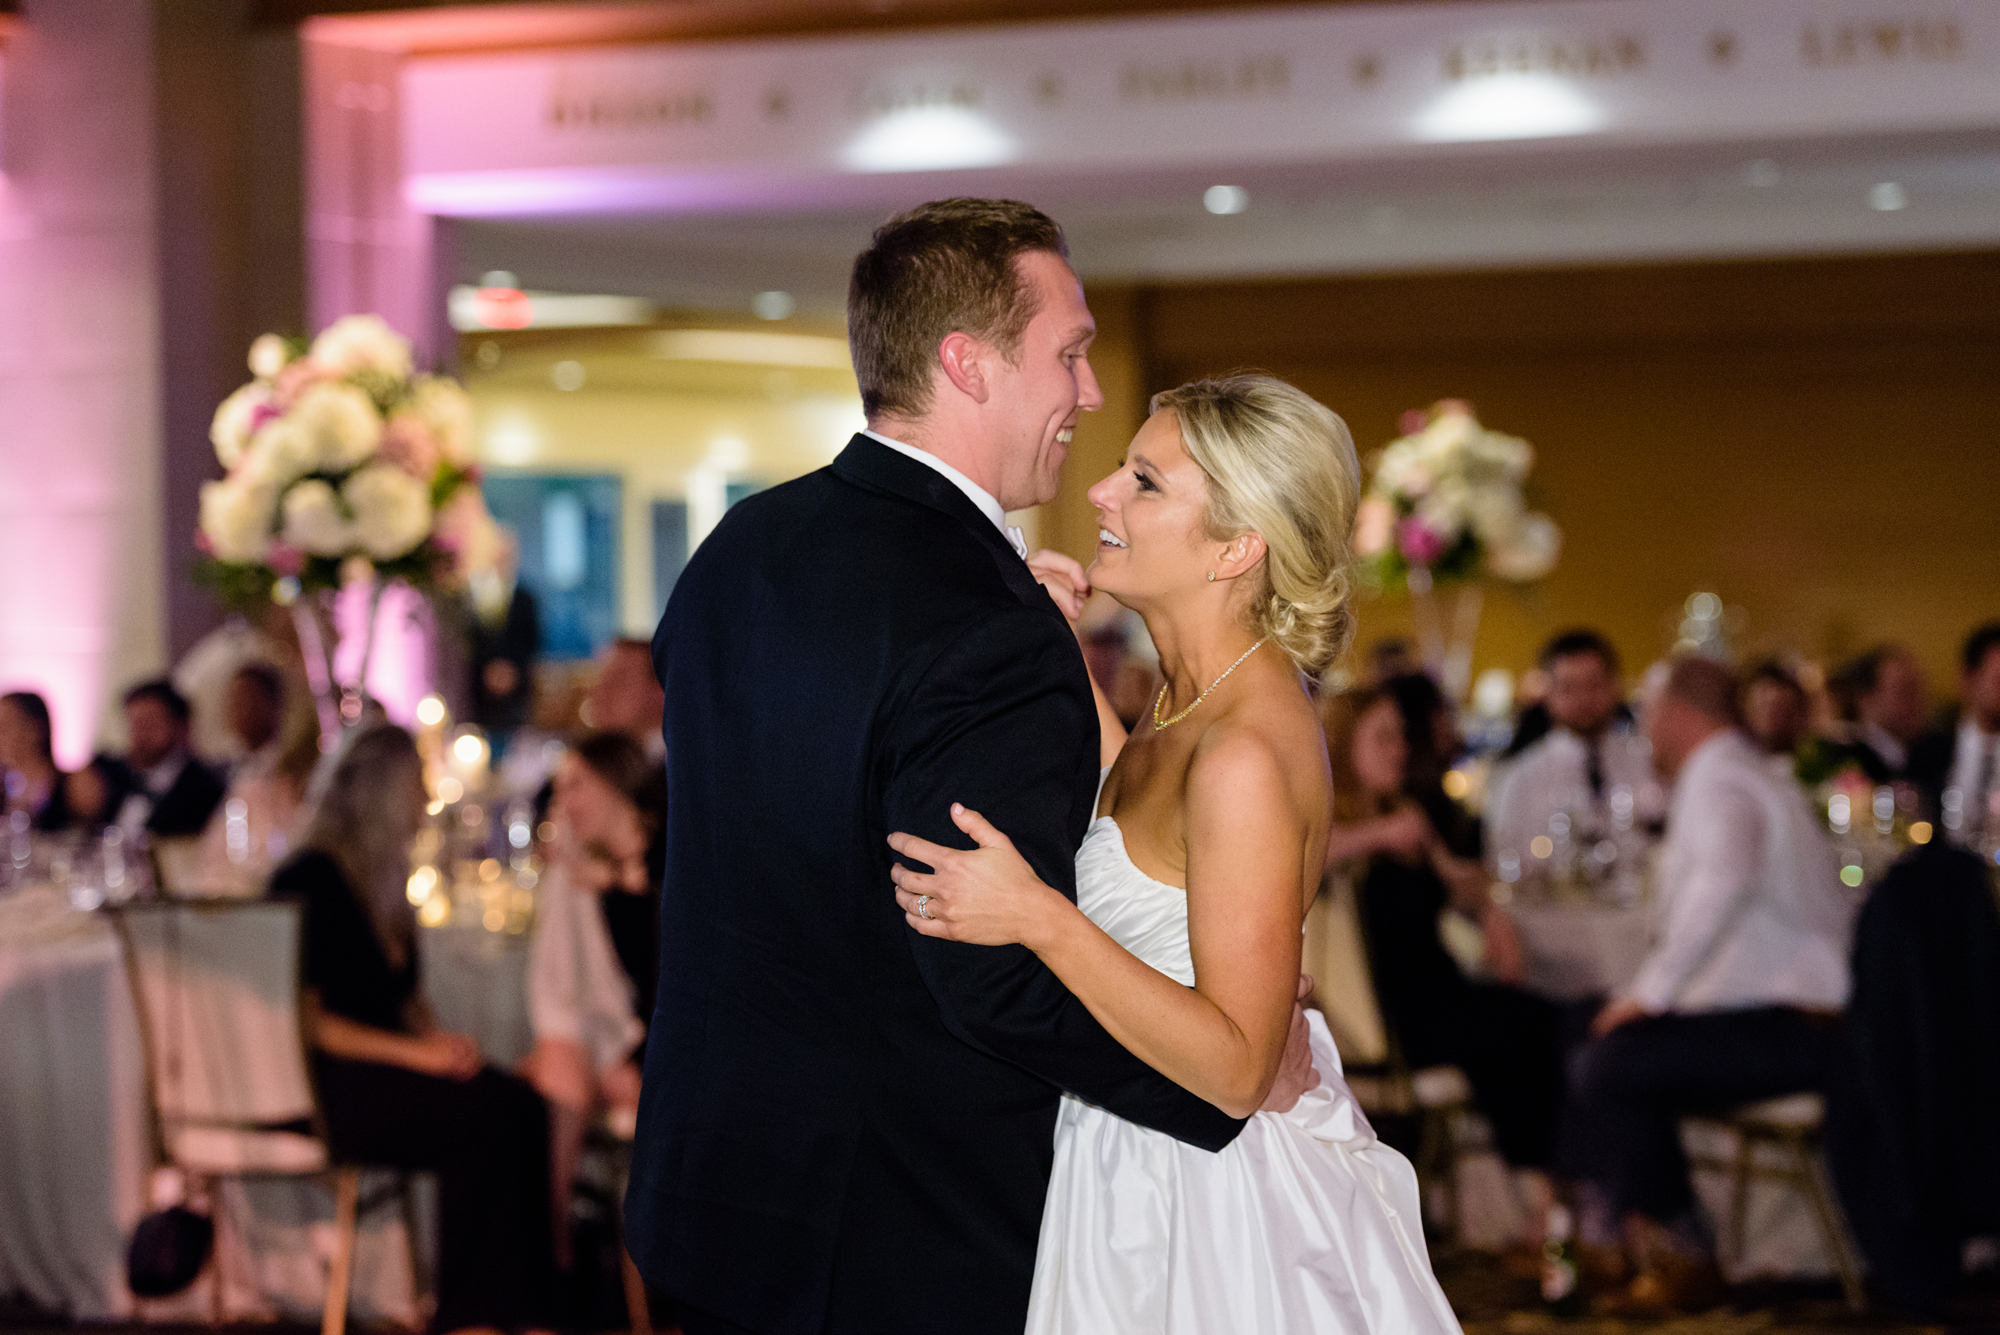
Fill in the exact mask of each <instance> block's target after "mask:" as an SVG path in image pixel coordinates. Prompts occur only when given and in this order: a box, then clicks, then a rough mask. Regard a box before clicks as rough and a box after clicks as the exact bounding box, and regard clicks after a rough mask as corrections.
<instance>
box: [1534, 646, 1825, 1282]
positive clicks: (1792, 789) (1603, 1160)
mask: <svg viewBox="0 0 2000 1335" xmlns="http://www.w3.org/2000/svg"><path fill="white" fill-rule="evenodd" d="M1647 733H1648V735H1649V736H1650V737H1651V739H1652V742H1653V754H1654V757H1655V760H1656V762H1657V763H1658V765H1659V766H1660V769H1661V771H1662V773H1664V774H1666V775H1667V776H1668V777H1670V778H1672V779H1673V780H1674V793H1673V802H1672V806H1671V808H1670V809H1669V812H1668V816H1667V837H1666V844H1665V846H1664V848H1663V849H1662V850H1661V857H1660V863H1659V876H1658V880H1657V885H1656V890H1655V894H1656V903H1655V908H1656V913H1657V919H1656V930H1655V940H1654V945H1653V949H1652V952H1651V954H1649V955H1648V956H1647V958H1646V962H1645V963H1644V965H1642V966H1641V968H1640V970H1639V974H1638V977H1637V978H1635V979H1634V980H1633V982H1632V983H1631V985H1630V986H1629V987H1627V988H1626V989H1625V990H1624V992H1623V993H1622V994H1621V995H1620V996H1618V997H1616V998H1614V999H1613V1000H1612V1001H1611V1002H1610V1003H1609V1004H1607V1005H1606V1006H1605V1007H1604V1009H1603V1010H1602V1011H1600V1012H1599V1013H1598V1016H1597V1019H1596V1021H1595V1023H1594V1024H1593V1025H1592V1027H1591V1032H1592V1034H1593V1035H1594V1036H1595V1039H1596V1041H1594V1042H1593V1043H1591V1044H1590V1045H1589V1046H1588V1047H1586V1048H1585V1049H1584V1050H1583V1051H1582V1052H1581V1053H1580V1054H1579V1056H1578V1059H1577V1061H1576V1063H1575V1066H1574V1068H1573V1071H1572V1075H1573V1080H1574V1088H1573V1089H1572V1091H1571V1106H1570V1111H1569V1116H1570V1123H1569V1133H1570V1134H1569V1136H1568V1140H1567V1143H1566V1146H1565V1150H1566V1157H1567V1158H1568V1159H1569V1166H1570V1167H1571V1169H1572V1171H1574V1172H1575V1173H1576V1175H1577V1176H1579V1177H1581V1178H1584V1179H1586V1180H1588V1181H1590V1182H1592V1183H1594V1184H1596V1186H1597V1187H1598V1188H1599V1189H1600V1190H1601V1191H1602V1192H1603V1193H1604V1196H1605V1197H1606V1198H1607V1200H1608V1202H1609V1204H1610V1205H1611V1206H1612V1208H1613V1209H1614V1210H1615V1211H1616V1212H1617V1214H1618V1217H1619V1218H1620V1220H1621V1222H1622V1223H1623V1226H1624V1231H1625V1241H1626V1246H1627V1249H1628V1251H1629V1252H1630V1253H1631V1260H1632V1261H1633V1262H1634V1264H1635V1265H1637V1266H1638V1267H1639V1269H1640V1275H1639V1278H1638V1279H1636V1280H1635V1281H1634V1287H1633V1289H1632V1290H1631V1291H1630V1292H1629V1293H1628V1295H1627V1297H1628V1299H1629V1300H1630V1301H1631V1304H1632V1306H1634V1307H1646V1306H1668V1307H1671V1306H1673V1305H1674V1299H1675V1297H1676V1296H1689V1295H1690V1294H1691V1293H1692V1292H1693V1291H1694V1290H1695V1289H1698V1288H1702V1287H1710V1288H1712V1283H1713V1278H1714V1272H1713V1267H1712V1263H1710V1262H1707V1261H1706V1260H1705V1259H1704V1258H1702V1255H1701V1254H1702V1252H1703V1251H1704V1250H1705V1245H1704V1243H1703V1241H1702V1234H1701V1230H1700V1227H1699V1223H1698V1220H1697V1219H1696V1217H1695V1216H1694V1213H1693V1207H1694V1196H1693V1192H1692V1190H1691V1187H1690V1184H1689V1182H1688V1168H1687V1162H1686V1159H1685V1158H1684V1156H1683V1154H1682V1150H1681V1143H1680V1131H1679V1123H1680V1119H1681V1118H1682V1117H1683V1116H1685V1115H1688V1114H1692V1113H1701V1112H1708V1113H1716V1112H1722V1111H1725V1110H1727V1109H1729V1108H1733V1107H1737V1106H1739V1105H1741V1104H1745V1103H1751V1102H1754V1101H1756V1100H1759V1099H1766V1098H1773V1097H1776V1096H1778V1095H1781V1094H1790V1093H1796V1092H1798V1091H1801V1090H1812V1089H1817V1088H1819V1087H1820V1086H1821V1084H1822V1082H1823V1080H1824V1075H1825V1072H1826V1070H1827V1066H1828V1063H1829V1062H1830V1060H1831V1057H1832V1052H1833V1047H1834V1042H1835V1028H1836V1025H1837V1023H1838V1016H1839V1012H1840V1010H1841V1008H1842V1007H1843V1006H1844V1005H1845V1004H1846V1001H1847V992H1848V967H1847V958H1848V938H1849V935H1850V931H1851V917H1850V910H1849V909H1848V907H1847V900H1846V899H1845V897H1844V896H1843V895H1842V894H1841V893H1840V882H1839V879H1838V878H1839V861H1838V858H1837V857H1836V856H1835V854H1834V850H1833V847H1832V845H1831V843H1830V842H1829V841H1828V839H1827V836H1826V834H1825V833H1824V831H1822V830H1821V828H1820V825H1819V822H1818V821H1817V820H1815V819H1814V818H1813V815H1812V812H1811V811H1810V810H1809V809H1808V808H1807V806H1806V802H1805V798H1804V796H1803V794H1802V793H1801V791H1800V789H1799V788H1798V786H1797V785H1796V784H1794V783H1792V782H1790V781H1789V780H1787V779H1785V778H1783V777H1781V776H1779V775H1776V774H1773V773H1772V772H1771V769H1770V767H1769V765H1768V764H1766V763H1765V759H1764V757H1763V755H1762V753H1761V752H1760V751H1759V750H1758V748H1757V746H1756V745H1755V743H1753V742H1752V741H1751V740H1750V739H1749V738H1748V737H1747V736H1746V735H1744V733H1743V732H1742V731H1741V730H1740V728H1739V726H1738V719H1737V713H1736V683H1735V680H1734V679H1733V677H1732V676H1731V674H1730V673H1729V670H1728V669H1727V668H1725V667H1723V666H1722V665H1721V664H1719V663H1715V662H1712V661H1709V660H1706V659H1695V658H1689V659H1683V660H1681V661H1680V662H1678V663H1676V664H1675V665H1674V667H1673V670H1672V672H1671V673H1670V674H1669V675H1668V677H1667V681H1666V684H1665V686H1664V687H1663V688H1662V690H1661V693H1660V696H1659V698H1658V699H1657V700H1656V701H1655V703H1654V704H1653V706H1652V708H1651V710H1650V711H1649V713H1648V718H1647ZM1690 1253H1692V1254H1693V1255H1692V1257H1691V1256H1690Z"/></svg>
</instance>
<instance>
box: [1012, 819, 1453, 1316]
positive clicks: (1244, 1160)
mask: <svg viewBox="0 0 2000 1335" xmlns="http://www.w3.org/2000/svg"><path fill="white" fill-rule="evenodd" d="M1077 890H1078V902H1079V904H1080V905H1081V906H1082V907H1083V909H1084V911H1085V912H1086V913H1088V914H1089V915H1090V917H1091V918H1092V920H1094V921H1095V922H1097V924H1098V925H1099V926H1101V927H1103V928H1104V929H1105V930H1106V931H1108V932H1109V933H1110V934H1111V935H1112V936H1113V937H1114V938H1116V939H1117V940H1118V941H1119V943H1120V944H1122V945H1123V946H1125V948H1126V949H1127V950H1130V951H1132V953H1133V954H1135V955H1137V956H1139V957H1140V958H1141V959H1144V960H1145V961H1146V962H1147V963H1149V964H1151V965H1153V967H1155V968H1157V969H1160V970H1161V972H1163V973H1166V974H1168V975H1170V976H1172V977H1175V978H1176V979H1177V980H1178V981H1181V982H1183V983H1187V984H1191V983H1192V982H1193V968H1192V963H1191V960H1190V957H1189V954H1188V947H1187V925H1186V924H1187V901H1186V894H1185V892H1184V891H1182V890H1179V889H1177V888H1175V887H1173V886H1168V885H1165V884H1163V883H1161V882H1158V881H1154V880H1152V879H1151V878H1149V877H1147V876H1146V875H1145V874H1144V873H1143V872H1140V871H1139V870H1138V868H1137V867H1135V866H1133V864H1132V863H1131V861H1130V859H1129V858H1128V857H1127V856H1126V852H1125V847H1124V841H1123V839H1122V837H1121V836H1120V834H1119V832H1118V827H1117V824H1116V823H1115V822H1114V821H1112V820H1111V819H1110V818H1109V817H1102V818H1099V819H1098V820H1097V822H1096V823H1095V824H1094V825H1093V826H1092V827H1091V831H1090V835H1089V837H1088V838H1087V839H1086V840H1085V843H1084V847H1083V850H1082V852H1081V853H1080V854H1079V856H1078V865H1077ZM1307 1020H1308V1022H1309V1024H1310V1025H1311V1029H1312V1047H1313V1064H1314V1065H1315V1066H1316V1067H1317V1068H1318V1070H1319V1072H1320V1077H1321V1083H1320V1085H1319V1087H1318V1088H1316V1089H1313V1090H1310V1091H1308V1092H1307V1093H1306V1095H1305V1097H1304V1098H1303V1099H1301V1100H1300V1102H1299V1104H1298V1106H1297V1107H1295V1108H1294V1109H1293V1110H1292V1111H1291V1112H1289V1113H1285V1114H1277V1113H1258V1114H1257V1115H1256V1116H1255V1117H1253V1118H1251V1119H1250V1123H1249V1125H1248V1126H1247V1127H1245V1128H1244V1130H1243V1133H1242V1135H1241V1136H1239V1137H1238V1138H1237V1140H1236V1141H1235V1142H1234V1143H1233V1144H1231V1145H1229V1146H1228V1147H1227V1148H1226V1149H1224V1150H1222V1151H1221V1152H1220V1153H1216V1154H1211V1153H1209V1152H1207V1151H1205V1150H1200V1149H1196V1148H1193V1147H1191V1146H1188V1145H1184V1144H1182V1143H1180V1142H1178V1141H1176V1140H1174V1139H1173V1138H1171V1137H1169V1136H1166V1135H1164V1134H1161V1133H1160V1132H1157V1131H1151V1130H1148V1129H1146V1128H1144V1127H1141V1126H1138V1125H1136V1124H1134V1123H1132V1122H1128V1121H1125V1120H1123V1119H1121V1118H1119V1117H1116V1116H1113V1115H1112V1114H1110V1113H1108V1112H1105V1111H1104V1110H1102V1109H1100V1108H1096V1107H1093V1106H1091V1105H1090V1104H1087V1103H1084V1102H1082V1101H1080V1100H1078V1099H1075V1098H1069V1097H1066V1098H1065V1099H1064V1100H1063V1105H1062V1112H1061V1115H1060V1119H1059V1120H1058V1122H1057V1126H1056V1155H1055V1170H1054V1173H1053V1175H1052V1176H1051V1178H1050V1182H1049V1194H1048V1203H1047V1205H1046V1207H1045V1209H1044V1211H1043V1215H1042V1232H1041V1245H1040V1249H1039V1252H1038V1255H1037V1259H1036V1265H1035V1287H1034V1297H1033V1300H1032V1304H1031V1306H1030V1309H1029V1318H1028V1326H1027V1329H1028V1331H1029V1335H1124V1333H1125V1332H1131V1333H1132V1335H1138V1333H1139V1332H1145V1333H1146V1335H1222V1333H1223V1332H1244V1333H1248V1332H1257V1333H1258V1335H1294V1333H1296V1335H1306V1333H1307V1332H1311V1335H1359V1333H1360V1332H1384V1333H1387V1332H1396V1335H1426V1333H1428V1332H1456V1331H1457V1330H1458V1328H1459V1327H1458V1322H1457V1320H1456V1318H1454V1317H1453V1315H1452V1312H1451V1308H1450V1307H1449V1306H1448V1305H1447V1304H1446V1302H1445V1299H1444V1294H1443V1292H1442V1291H1441V1290H1440V1289H1439V1288H1438V1284H1437V1280H1436V1279H1435V1278H1434V1277H1433V1275H1432V1273H1431V1267H1430V1260H1429V1256H1428V1254H1427V1252H1426V1251H1425V1248H1424V1239H1423V1224H1422V1216H1421V1214H1420V1212H1419V1205H1418V1194H1417V1180H1416V1173H1415V1172H1414V1171H1413V1170H1412V1168H1411V1167H1410V1164H1409V1161H1408V1160H1406V1159H1405V1158H1403V1156H1402V1155H1400V1154H1398V1153H1397V1152H1396V1151H1394V1150H1392V1149H1390V1148H1389V1147H1388V1146H1387V1145H1384V1144H1382V1143H1381V1142H1380V1141H1378V1140H1377V1139H1376V1138H1375V1134H1374V1131H1373V1130H1372V1129H1371V1128H1370V1126H1369V1125H1368V1119H1367V1118H1366V1117H1365V1116H1364V1115H1363V1114H1362V1111H1361V1109H1360V1107H1359V1105H1357V1104H1356V1102H1355V1100H1354V1096H1353V1094H1352V1093H1351V1092H1350V1091H1349V1090H1348V1088H1347V1085H1346V1083H1345V1082H1344V1081H1343V1080H1342V1078H1341V1066H1340V1056H1339V1053H1338V1052H1337V1051H1336V1050H1335V1048H1334V1045H1333V1039H1332V1036H1331V1035H1330V1034H1329V1033H1328V1031H1327V1028H1326V1024H1325V1022H1324V1021H1323V1020H1322V1019H1321V1018H1320V1016H1319V1015H1318V1013H1316V1012H1309V1013H1308V1015H1307Z"/></svg>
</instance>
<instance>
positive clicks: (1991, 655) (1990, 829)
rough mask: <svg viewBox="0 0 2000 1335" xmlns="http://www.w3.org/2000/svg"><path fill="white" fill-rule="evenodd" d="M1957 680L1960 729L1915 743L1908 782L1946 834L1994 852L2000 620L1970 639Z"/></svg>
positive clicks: (1998, 822)
mask: <svg viewBox="0 0 2000 1335" xmlns="http://www.w3.org/2000/svg"><path fill="white" fill-rule="evenodd" d="M1958 684H1959V714H1958V727H1957V729H1956V730H1955V731H1952V732H1944V733H1935V734H1932V735H1931V736H1929V737H1925V738H1923V739H1921V740H1919V741H1918V742H1917V743H1916V744H1915V745H1914V746H1912V747H1911V754H1910V781H1911V782H1912V783H1914V784H1915V785H1916V786H1917V788H1918V789H1919V790H1920V791H1921V792H1923V793H1924V794H1925V796H1926V797H1927V798H1928V799H1929V805H1930V809H1931V811H1933V812H1941V813H1942V816H1941V823H1942V824H1943V826H1944V828H1945V833H1946V836H1947V837H1948V838H1950V839H1951V840H1952V841H1953V842H1955V843H1959V844H1963V845H1964V846H1965V847H1967V848H1970V849H1973V850H1975V851H1977V852H1980V853H1990V852H1991V851H1992V850H1993V847H1994V845H1995V844H1996V843H2000V621H1989V622H1987V623H1986V624H1985V625H1983V626H1981V627H1979V628H1978V629H1977V630H1975V631H1973V632H1972V634H1971V635H1969V636H1967V637H1966V640H1965V648H1964V650H1963V651H1962V653H1961V654H1960V655H1959V679H1958Z"/></svg>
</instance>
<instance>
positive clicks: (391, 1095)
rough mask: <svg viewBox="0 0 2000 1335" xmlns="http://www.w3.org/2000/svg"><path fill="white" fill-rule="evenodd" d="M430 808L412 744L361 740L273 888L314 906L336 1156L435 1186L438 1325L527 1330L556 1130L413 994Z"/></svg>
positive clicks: (309, 997)
mask: <svg viewBox="0 0 2000 1335" xmlns="http://www.w3.org/2000/svg"><path fill="white" fill-rule="evenodd" d="M427 796H428V795H427V794H426V793H425V791H424V781H423V764H422V762H421V761H420V760H419V759H418V757H417V748H416V744H415V743H414V742H412V741H411V740H410V735H409V734H408V733H407V732H404V731H403V730H402V729H401V728H398V727H396V726H394V725H392V724H376V725H373V726H367V727H364V728H362V729H361V730H359V731H358V732H355V733H353V734H352V735H350V736H349V738H348V740H347V743H346V745H345V746H344V747H343V748H342V750H341V751H340V753H339V755H338V757H337V758H336V759H334V760H333V761H332V762H331V763H330V764H329V765H328V766H327V767H326V768H325V769H324V770H322V771H321V772H320V774H319V776H318V778H317V779H316V780H315V782H314V785H313V791H312V794H311V795H310V797H309V799H308V812H307V819H306V824H305V829H304V833H303V834H302V836H301V839H300V843H301V848H300V851H299V852H298V854H297V855H296V856H294V857H293V858H292V859H291V861H289V862H287V863H286V864H285V865H284V866H282V867H280V868H279V869H278V871H277V873H276V874H275V875H274V876H273V877H272V878H271V890H272V893H273V894H280V895H295V896H297V897H298V898H299V899H301V900H302V901H303V902H304V908H305V943H304V961H305V963H304V983H305V990H306V1011H307V1035H308V1039H309V1041H310V1043H311V1045H312V1047H313V1049H314V1070H315V1074H316V1077H317V1084H318V1087H319V1094H320V1103H321V1106H322V1108H323V1109H324V1111H325V1114H326V1127H327V1134H328V1138H329V1139H330V1140H331V1142H332V1146H333V1152H334V1154H335V1155H336V1156H337V1157H338V1158H339V1159H341V1160H342V1161H345V1162H350V1163H362V1164H384V1165H388V1166H392V1167H397V1168H405V1169H425V1170H430V1171H434V1172H436V1173H437V1174H438V1186H439V1213H440V1218H439V1239H438V1271H437V1315H436V1318H435V1320H434V1321H433V1323H432V1324H433V1327H434V1328H435V1329H437V1330H441V1331H449V1330H459V1329H465V1328H469V1327H497V1328H500V1329H509V1328H512V1329H520V1328H522V1327H526V1326H533V1325H537V1324H538V1323H540V1322H542V1321H544V1320H546V1310H547V1303H548V1301H549V1287H550V1280H551V1267H552V1262H553V1260H554V1253H553V1251H552V1249H551V1244H550V1239H549V1194H548V1118H547V1114H546V1113H545V1111H544V1109H543V1105H542V1100H541V1098H540V1097H539V1096H537V1095H536V1093H535V1091H534V1089H533V1088H532V1087H531V1086H530V1085H529V1084H528V1083H527V1082H526V1081H524V1080H520V1079H518V1078H516V1077H514V1076H511V1075H506V1074H503V1073H501V1072H499V1071H496V1070H493V1069H492V1068H491V1067H488V1066H486V1065H485V1064H484V1063H483V1062H482V1061H481V1060H480V1056H479V1045H478V1044H477V1043H476V1042H474V1041H473V1040H472V1039H470V1038H467V1037H466V1036H465V1035H463V1034H451V1033H445V1032H443V1031H441V1030H439V1029H438V1028H437V1027H436V1026H435V1025H434V1024H433V1023H432V1022H431V1020H430V1018H429V1015H428V1013H427V1009H426V1008H425V1007H424V1005H423V1004H422V1002H421V1001H420V999H419V997H418V992H417V946H416V921H415V915H414V913H413V911H412V909H411V907H410V903H409V900H408V899H407V898H406V897H405V887H406V885H407V882H408V879H409V874H410V854H409V849H410V843H411V840H412V839H413V838H414V837H415V836H416V833H417V831H418V829H419V828H420V827H421V825H422V823H423V819H424V807H425V803H426V800H427Z"/></svg>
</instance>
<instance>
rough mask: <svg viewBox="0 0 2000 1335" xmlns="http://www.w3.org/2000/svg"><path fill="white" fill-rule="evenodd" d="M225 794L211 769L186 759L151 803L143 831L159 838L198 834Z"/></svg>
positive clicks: (193, 759)
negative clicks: (151, 810)
mask: <svg viewBox="0 0 2000 1335" xmlns="http://www.w3.org/2000/svg"><path fill="white" fill-rule="evenodd" d="M226 792H227V790H226V789H225V788H224V787H223V785H222V780H221V779H220V778H218V777H216V773H215V771H214V770H212V769H210V768H209V767H208V766H206V765H204V764H202V763H201V762H200V761H199V760H196V759H195V758H194V757H193V756H189V757H188V762H187V764H185V765H183V766H182V767H181V772H180V774H179V775H178V776H177V777H176V778H175V779H174V782H173V785H172V786H171V787H169V788H168V789H167V791H166V792H164V793H162V794H160V797H159V800H158V801H156V802H154V803H153V814H152V815H150V816H148V817H147V818H146V829H147V831H148V833H151V834H155V835H159V836H161V837H173V836H185V835H194V834H200V833H201V832H202V831H203V830H205V829H207V828H208V822H209V819H210V818H211V817H212V816H214V815H215V809H216V808H217V807H219V806H221V805H222V799H223V797H224V795H225V794H226Z"/></svg>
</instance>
